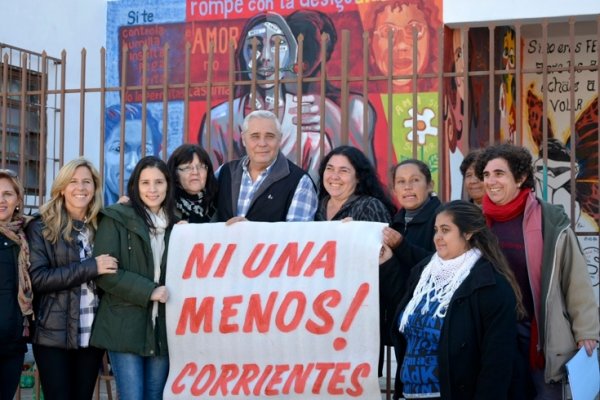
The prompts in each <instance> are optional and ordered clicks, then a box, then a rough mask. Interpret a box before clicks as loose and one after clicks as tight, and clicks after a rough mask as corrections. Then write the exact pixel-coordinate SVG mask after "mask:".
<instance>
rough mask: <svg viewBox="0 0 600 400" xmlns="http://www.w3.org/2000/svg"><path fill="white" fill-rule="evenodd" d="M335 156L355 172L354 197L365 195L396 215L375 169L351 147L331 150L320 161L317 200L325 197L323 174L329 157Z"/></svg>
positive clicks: (363, 155) (360, 152) (361, 154)
mask: <svg viewBox="0 0 600 400" xmlns="http://www.w3.org/2000/svg"><path fill="white" fill-rule="evenodd" d="M335 155H341V156H344V157H346V158H347V159H348V161H350V164H352V167H354V170H355V171H356V180H357V183H356V189H355V190H354V194H356V195H366V196H371V197H375V198H376V199H378V200H379V201H381V202H382V203H383V205H384V206H385V208H387V209H388V211H389V212H390V213H391V215H394V214H395V213H396V206H395V205H394V203H393V202H392V200H391V197H390V195H389V194H388V192H387V190H386V189H385V186H384V185H383V184H382V183H381V181H380V180H379V178H378V177H377V173H376V172H375V167H374V166H373V163H372V162H371V161H369V159H368V158H367V156H365V154H364V153H363V152H362V151H360V150H359V149H357V148H356V147H352V146H339V147H336V148H335V149H333V150H331V151H330V152H329V153H328V154H327V155H326V156H325V157H323V160H321V164H320V165H319V178H320V182H319V199H323V198H324V197H325V196H326V195H327V191H326V190H325V186H324V185H323V173H324V172H325V168H326V167H327V163H328V162H329V160H330V159H331V157H333V156H335Z"/></svg>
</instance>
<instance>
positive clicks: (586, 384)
mask: <svg viewBox="0 0 600 400" xmlns="http://www.w3.org/2000/svg"><path fill="white" fill-rule="evenodd" d="M567 373H568V374H569V384H570V386H571V394H572V395H573V400H589V399H595V398H596V396H597V395H598V391H599V390H600V368H599V366H598V348H596V349H594V353H593V354H592V356H591V357H589V356H588V355H587V353H586V352H585V348H583V347H582V348H581V349H579V351H578V352H577V354H575V355H574V356H573V358H571V360H569V362H567Z"/></svg>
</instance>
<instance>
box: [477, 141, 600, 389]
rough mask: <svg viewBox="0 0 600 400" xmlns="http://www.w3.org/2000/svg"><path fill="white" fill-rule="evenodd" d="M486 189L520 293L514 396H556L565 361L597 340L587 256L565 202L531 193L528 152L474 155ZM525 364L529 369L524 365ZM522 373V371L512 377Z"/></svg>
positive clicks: (491, 219) (501, 149)
mask: <svg viewBox="0 0 600 400" xmlns="http://www.w3.org/2000/svg"><path fill="white" fill-rule="evenodd" d="M475 170H476V173H477V176H478V177H479V179H481V180H483V184H484V188H485V191H486V194H485V196H484V197H483V213H484V215H485V217H486V219H487V222H488V225H489V226H490V227H491V229H492V231H493V232H494V233H495V234H496V236H497V237H498V239H499V241H500V246H501V248H502V250H503V251H504V254H505V256H506V258H507V259H508V262H509V265H510V266H511V268H512V270H513V272H514V274H515V276H516V278H517V282H518V284H519V287H520V289H521V292H522V294H523V305H524V306H525V309H526V311H527V316H526V317H525V318H523V319H522V320H521V321H520V322H519V326H518V331H519V347H520V348H519V350H520V351H519V353H520V360H519V361H520V362H519V361H517V365H516V366H515V367H516V371H515V376H520V377H524V376H527V377H529V378H530V379H528V381H527V382H516V381H515V384H516V386H515V393H514V394H513V396H511V398H519V397H521V398H536V399H561V398H562V385H561V384H560V383H561V382H562V381H563V379H564V378H565V377H566V371H565V367H564V366H565V363H566V362H567V361H568V360H569V359H570V358H571V357H572V356H573V355H574V354H575V352H576V351H577V349H578V348H581V347H585V349H586V352H587V354H588V355H590V356H591V355H592V351H593V349H594V348H595V347H596V346H597V344H598V334H599V332H600V323H599V322H598V308H597V307H598V305H597V304H596V300H595V299H594V294H593V291H592V286H591V281H590V278H589V276H588V271H587V264H586V260H585V258H584V256H583V254H582V252H581V248H580V247H579V243H578V241H577V237H576V236H575V233H574V232H573V231H572V230H571V227H570V221H569V218H568V217H567V215H566V214H565V213H564V211H563V208H562V207H560V206H555V205H552V204H548V203H546V202H544V201H542V200H540V199H538V198H537V197H536V196H535V193H534V180H533V168H532V158H531V154H530V153H529V151H528V150H527V149H525V148H523V147H519V146H513V145H510V144H500V145H494V146H491V147H488V148H486V149H485V150H483V152H482V153H481V154H480V156H479V158H478V159H477V164H476V167H475ZM525 371H529V374H522V373H521V372H525ZM517 379H519V378H517Z"/></svg>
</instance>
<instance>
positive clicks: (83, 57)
mask: <svg viewBox="0 0 600 400" xmlns="http://www.w3.org/2000/svg"><path fill="white" fill-rule="evenodd" d="M86 57H87V51H86V50H85V48H84V49H82V50H81V70H80V74H81V81H80V85H81V87H80V90H79V156H80V157H81V156H83V151H84V133H85V63H86Z"/></svg>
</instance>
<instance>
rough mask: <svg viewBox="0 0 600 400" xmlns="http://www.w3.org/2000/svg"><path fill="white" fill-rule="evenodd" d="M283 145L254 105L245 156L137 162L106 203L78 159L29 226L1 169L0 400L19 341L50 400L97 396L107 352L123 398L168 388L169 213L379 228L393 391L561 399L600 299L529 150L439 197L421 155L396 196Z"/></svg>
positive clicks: (343, 166) (275, 125) (358, 165)
mask: <svg viewBox="0 0 600 400" xmlns="http://www.w3.org/2000/svg"><path fill="white" fill-rule="evenodd" d="M281 142H282V132H281V125H280V122H279V119H278V118H277V117H276V116H275V115H274V114H273V113H272V112H270V111H265V110H258V111H254V112H252V113H250V114H248V115H247V116H246V118H245V119H244V121H243V125H242V143H243V145H244V147H245V149H246V155H245V156H244V157H243V158H241V159H240V160H236V161H230V162H228V163H226V164H224V165H222V166H221V167H220V168H219V169H218V170H217V171H213V167H212V163H211V161H210V158H209V155H208V154H207V152H206V151H205V150H204V149H202V148H201V147H200V146H198V145H193V144H184V145H181V146H180V147H179V148H177V149H176V150H175V151H174V152H173V154H172V155H171V156H170V158H169V160H168V162H167V163H165V162H164V161H162V160H161V159H160V158H157V157H155V156H147V157H144V158H142V159H141V160H140V161H139V162H138V163H137V164H136V165H135V168H134V169H133V171H132V174H131V177H130V179H129V181H128V183H127V196H128V197H127V199H126V200H124V201H123V202H121V203H117V204H114V205H111V206H108V207H103V198H102V184H101V180H100V176H99V174H98V171H97V170H96V169H95V167H94V166H93V165H92V164H91V163H90V162H89V161H87V160H85V159H83V158H78V159H75V160H72V161H70V162H68V163H66V164H65V165H64V166H63V167H62V168H61V170H60V171H59V173H58V175H57V177H56V179H55V181H54V183H53V185H52V190H51V195H50V200H49V201H48V202H47V203H46V204H44V205H43V206H41V207H40V212H39V215H36V216H35V217H33V219H31V220H30V221H26V219H25V217H24V216H23V213H22V212H23V198H24V191H23V187H22V186H21V184H20V182H19V180H18V178H17V176H16V175H15V174H14V173H13V172H12V171H9V170H0V304H2V309H3V312H2V317H1V318H0V399H12V396H13V395H14V390H15V389H16V386H17V383H18V380H19V376H20V372H21V366H22V362H23V354H24V352H25V349H26V341H27V340H30V341H31V342H32V346H33V352H34V356H35V360H36V363H37V365H38V369H39V373H40V378H41V383H42V387H43V390H44V395H45V398H46V399H49V400H52V399H60V400H63V399H86V398H91V397H92V394H93V391H94V387H95V382H96V378H97V374H98V369H99V366H100V363H101V360H102V357H103V354H104V351H105V350H106V351H108V355H109V358H110V363H111V367H112V370H113V373H114V375H115V379H116V384H117V390H118V394H119V397H120V398H121V399H123V400H129V399H161V398H162V393H163V390H164V386H165V383H166V380H167V375H168V371H169V358H168V348H167V332H166V324H165V303H166V302H167V301H168V299H169V288H167V287H166V286H165V272H166V268H167V265H166V259H167V249H168V241H169V236H170V232H171V230H172V228H173V225H174V224H175V223H180V221H187V222H188V223H206V222H226V223H227V224H232V223H237V222H239V221H244V220H249V221H265V222H277V221H313V220H315V221H330V220H344V221H349V220H359V221H377V222H384V223H386V224H388V226H387V227H386V228H384V231H383V234H382V237H383V243H382V249H381V252H380V274H379V275H380V285H379V286H380V338H379V339H380V349H383V346H384V345H393V346H394V350H395V353H396V358H397V360H398V371H397V373H396V380H395V391H394V397H395V398H401V397H406V398H444V399H450V398H452V399H472V398H486V399H489V398H499V399H500V398H504V399H506V398H511V399H512V398H517V399H518V398H522V399H530V398H536V396H537V398H544V399H546V398H548V399H550V398H561V397H560V395H561V394H562V393H561V389H562V385H561V382H562V380H563V378H564V377H565V368H564V364H565V362H566V361H567V360H568V359H569V357H571V356H572V355H573V354H574V353H575V351H576V350H577V348H578V347H584V348H585V349H586V351H587V353H588V354H590V355H591V354H592V351H593V349H594V348H595V347H597V343H598V335H599V331H600V324H599V322H598V308H597V307H598V305H597V304H596V301H595V299H594V297H593V293H592V288H591V283H590V279H589V276H588V275H587V267H586V262H585V260H584V258H583V255H582V253H581V249H580V248H579V245H578V242H577V238H576V236H575V234H574V233H573V231H572V230H571V228H570V224H569V220H568V218H567V216H566V215H565V213H564V212H563V211H562V210H561V209H560V208H559V207H556V206H553V205H550V204H547V203H545V202H543V201H541V200H539V199H538V198H536V196H535V192H534V191H533V188H534V185H533V171H532V163H531V155H530V154H529V152H528V151H527V150H526V149H524V148H521V147H517V146H513V145H508V144H500V145H494V146H491V147H489V148H486V149H484V150H482V151H480V152H478V153H477V154H475V155H474V156H473V157H470V158H469V157H467V158H466V159H465V163H464V164H463V166H461V171H462V172H463V174H464V175H465V189H466V191H467V193H468V194H469V196H470V197H471V198H472V201H462V200H456V201H452V202H449V203H446V204H441V202H440V200H439V199H438V198H437V196H436V195H435V193H434V191H433V186H434V184H433V180H432V176H431V171H430V169H429V167H428V166H427V165H426V164H425V163H423V162H422V161H419V160H415V159H409V160H403V161H401V162H400V163H399V164H398V165H396V166H395V167H394V168H393V170H392V186H393V194H394V195H395V200H394V199H392V196H391V194H389V193H388V191H387V190H386V188H385V187H384V185H383V184H382V183H381V181H380V180H379V178H378V176H377V173H376V170H375V167H374V165H373V163H372V162H371V161H369V158H368V157H367V156H366V155H365V154H364V153H363V152H361V151H360V150H358V149H356V148H355V147H352V146H340V147H337V148H334V149H333V150H331V151H330V152H329V153H328V154H327V155H326V156H325V157H324V158H323V160H322V161H321V163H320V167H319V182H318V185H315V184H314V183H313V180H312V179H311V178H310V176H309V175H308V174H307V172H306V171H305V170H303V169H301V168H300V167H298V166H296V165H295V164H294V163H293V162H291V161H289V160H288V159H287V158H286V157H285V156H284V155H283V154H282V153H281V151H280V148H281ZM471 186H473V187H471ZM475 186H476V187H475ZM317 187H318V190H317ZM172 289H173V288H171V290H172ZM382 354H383V353H382V351H380V366H379V367H380V372H381V366H382V360H383V356H382Z"/></svg>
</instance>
